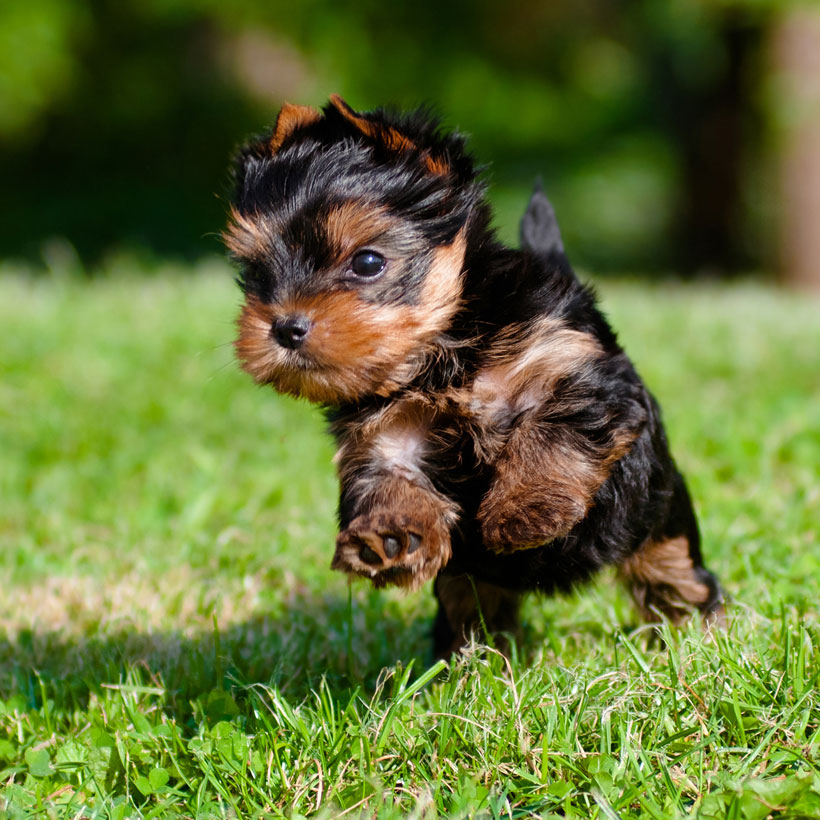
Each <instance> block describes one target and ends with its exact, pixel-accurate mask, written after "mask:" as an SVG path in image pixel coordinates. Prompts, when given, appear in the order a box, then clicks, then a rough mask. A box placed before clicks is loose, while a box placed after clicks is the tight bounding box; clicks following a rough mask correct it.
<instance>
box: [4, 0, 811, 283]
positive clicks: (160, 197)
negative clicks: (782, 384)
mask: <svg viewBox="0 0 820 820" xmlns="http://www.w3.org/2000/svg"><path fill="white" fill-rule="evenodd" d="M816 5H817V4H814V3H812V4H808V5H807V4H801V3H798V2H790V0H634V1H633V2H614V1H613V0H583V1H582V2H577V0H576V1H575V2H571V0H551V1H549V2H548V0H509V1H508V2H505V3H498V2H489V0H453V1H452V2H441V0H417V2H414V3H412V4H409V3H408V4H388V3H384V2H381V0H358V2H354V3H338V2H334V0H304V1H303V2H293V1H292V0H287V1H286V0H235V1H234V2H231V3H224V2H216V0H4V2H3V3H2V4H0V166H1V167H2V169H3V171H2V178H3V186H4V194H5V196H4V197H3V199H4V218H3V219H2V221H0V256H5V257H9V256H11V257H15V258H20V257H22V258H25V259H28V260H29V261H30V262H31V263H33V264H35V265H42V264H43V263H45V265H46V266H52V267H53V266H62V267H77V268H78V269H82V270H91V271H93V270H95V269H100V268H102V267H105V266H107V265H109V264H110V258H111V256H112V255H114V256H116V255H118V254H121V253H122V252H123V251H127V252H132V251H137V252H138V253H139V254H140V255H142V256H144V257H145V258H147V259H149V260H151V259H155V258H157V257H168V256H171V257H175V258H180V259H185V260H192V259H196V258H198V257H201V256H204V255H208V254H214V253H220V252H221V249H220V245H219V241H218V238H217V235H216V234H217V232H218V231H219V230H220V228H221V225H222V223H223V219H224V212H225V200H226V197H227V196H228V195H229V190H230V183H229V176H228V166H229V157H230V155H231V152H232V151H233V150H234V149H235V148H236V146H237V144H238V143H240V142H241V141H242V140H243V139H244V138H246V136H247V135H249V134H251V133H253V132H255V131H259V130H261V129H263V128H264V127H265V126H267V125H269V124H270V123H271V122H272V120H273V119H274V117H275V114H276V111H277V109H278V106H279V104H280V103H281V102H282V101H283V100H285V99H287V100H291V101H296V102H300V103H306V104H314V105H316V104H321V103H322V102H323V101H325V100H326V99H327V96H328V94H329V93H332V92H339V93H342V94H343V95H344V96H345V97H346V98H347V99H348V101H349V102H350V103H351V104H352V105H353V106H354V107H357V108H362V109H367V108H371V107H375V106H377V105H381V104H395V105H397V106H402V107H405V106H410V105H416V104H419V103H422V102H427V103H431V104H432V105H433V106H434V107H435V108H436V109H438V110H439V112H440V113H441V114H442V115H443V117H444V120H445V122H446V123H447V124H448V125H450V126H457V127H459V128H460V129H462V130H463V131H465V132H466V133H468V134H470V135H471V137H472V146H473V148H474V150H475V152H476V154H477V155H478V157H479V158H480V160H481V161H483V162H486V163H487V164H488V165H489V171H488V177H489V179H490V181H491V183H492V188H491V195H492V198H493V200H494V202H495V204H496V207H497V209H498V212H499V221H500V224H501V229H502V235H503V236H504V237H505V238H506V239H513V238H514V237H515V234H516V222H517V219H518V216H519V214H520V212H521V211H522V210H523V207H524V205H525V201H526V196H527V193H528V190H529V188H530V186H531V184H532V181H533V178H534V177H535V176H536V175H537V174H541V175H542V176H543V177H544V180H545V184H546V186H547V190H548V193H549V194H550V195H551V197H552V198H553V200H554V202H555V204H556V207H557V210H558V215H559V219H560V221H561V223H562V225H563V230H564V233H565V237H566V241H567V245H568V248H569V250H570V253H571V255H572V257H573V259H574V260H575V261H576V262H577V263H578V264H579V265H580V266H581V267H587V268H594V269H595V270H597V271H604V272H605V271H612V270H615V271H617V270H629V271H632V272H644V271H645V272H666V271H675V272H678V273H682V274H684V275H685V274H698V273H700V274H703V273H706V274H710V275H725V274H727V273H731V272H733V271H738V270H742V271H749V270H766V271H768V272H770V274H772V275H774V274H778V273H779V274H780V275H781V276H783V277H785V278H790V279H793V280H795V281H801V280H802V281H808V282H810V281H814V277H815V276H820V273H815V271H817V270H820V247H818V246H817V242H814V241H812V239H811V237H809V238H808V239H805V235H806V234H807V233H811V232H813V227H812V225H814V224H820V221H818V220H820V205H818V202H817V200H818V199H820V169H818V167H817V166H818V165H820V155H819V154H818V151H820V148H817V147H815V148H814V152H812V150H811V148H808V149H807V148H805V145H807V144H811V140H808V142H807V134H808V135H811V134H812V133H813V132H812V129H816V128H817V122H818V120H820V117H818V116H817V111H816V109H817V108H818V107H820V103H818V99H820V91H818V89H817V85H818V76H819V75H820V69H818V65H817V58H816V57H815V56H814V52H820V33H818V30H820V24H818V23H817V19H818V18H817V14H816V11H815V9H816ZM813 46H816V48H813ZM801 55H802V56H801ZM807 112H808V113H807ZM812 112H813V113H812ZM817 142H818V144H820V140H818V141H817ZM801 145H802V146H803V148H801V147H800V146H801ZM790 186H791V187H790ZM811 208H813V209H814V210H813V211H811V213H812V214H813V217H812V219H809V220H808V227H804V226H803V223H804V222H806V221H807V220H806V219H804V218H803V217H801V216H800V215H801V214H802V215H803V216H805V214H806V211H807V209H809V210H811ZM795 212H797V216H795ZM815 217H816V219H815ZM804 246H806V247H804ZM784 247H786V248H788V253H786V252H784V251H783V248H784Z"/></svg>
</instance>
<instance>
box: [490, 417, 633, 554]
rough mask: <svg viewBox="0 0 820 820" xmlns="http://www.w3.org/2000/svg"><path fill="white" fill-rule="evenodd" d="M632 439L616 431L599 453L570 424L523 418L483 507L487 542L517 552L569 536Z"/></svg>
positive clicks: (500, 549)
mask: <svg viewBox="0 0 820 820" xmlns="http://www.w3.org/2000/svg"><path fill="white" fill-rule="evenodd" d="M631 440H632V439H631V437H627V436H623V435H622V436H621V437H620V439H619V438H618V437H617V436H615V437H614V438H613V441H612V442H611V444H610V445H609V446H607V447H605V448H601V451H599V452H597V453H596V452H594V451H593V449H592V448H591V447H590V446H589V445H588V443H586V442H585V441H584V439H583V438H582V437H581V436H580V435H579V433H578V432H577V431H576V430H573V429H572V428H571V427H569V426H568V425H566V424H550V423H548V422H539V421H536V420H534V419H528V420H526V421H523V422H521V423H520V424H519V425H517V426H516V427H515V428H514V429H513V431H512V432H511V434H510V437H509V439H508V441H507V443H506V445H505V447H504V449H503V450H502V452H501V453H500V454H499V456H498V459H497V460H496V461H495V463H494V465H493V467H494V478H493V481H492V484H491V485H490V489H489V491H488V492H487V494H486V495H485V496H484V499H483V501H482V503H481V506H480V507H479V510H478V519H479V522H480V524H481V532H482V536H483V541H484V543H485V545H486V546H487V547H488V548H489V549H491V550H493V551H494V552H512V551H514V550H519V549H528V548H531V547H538V546H541V545H543V544H545V543H547V542H548V541H551V540H553V539H554V538H560V537H561V536H564V535H566V534H567V533H568V532H569V531H570V530H571V529H572V528H573V527H574V526H575V525H576V524H577V523H578V522H579V521H581V519H583V518H584V516H585V515H586V514H587V511H588V510H589V507H590V506H591V504H592V499H593V496H594V495H595V493H596V492H597V490H598V488H599V487H600V486H601V484H603V482H604V481H605V480H606V478H607V476H608V475H609V471H610V468H611V465H612V463H613V462H614V461H615V460H617V458H619V457H620V456H621V455H623V453H624V452H625V450H626V449H627V446H628V443H629V442H631Z"/></svg>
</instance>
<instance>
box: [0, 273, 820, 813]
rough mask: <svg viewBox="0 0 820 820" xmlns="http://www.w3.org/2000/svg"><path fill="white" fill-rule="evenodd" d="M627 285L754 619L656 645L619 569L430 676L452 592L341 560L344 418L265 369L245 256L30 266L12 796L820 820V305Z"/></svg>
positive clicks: (20, 391)
mask: <svg viewBox="0 0 820 820" xmlns="http://www.w3.org/2000/svg"><path fill="white" fill-rule="evenodd" d="M602 291H603V295H604V304H605V308H606V310H607V312H608V313H609V314H610V316H611V317H612V319H613V322H614V324H615V325H616V327H617V328H618V330H619V332H620V336H621V338H622V340H623V341H624V344H625V346H626V347H627V350H628V351H629V352H630V354H631V355H632V356H633V358H634V359H635V361H636V363H637V365H638V367H639V369H640V371H641V372H642V374H643V375H644V377H645V378H646V380H647V382H648V383H649V385H650V387H651V388H652V389H653V391H654V392H655V393H656V394H657V395H658V397H659V399H660V400H661V403H662V405H663V408H664V412H665V417H666V420H667V424H668V428H669V433H670V438H671V440H672V445H673V451H674V453H675V454H676V457H677V459H678V461H679V463H680V465H681V467H682V468H683V470H684V472H685V473H686V475H687V477H688V479H689V481H690V483H691V485H692V488H693V491H694V495H695V498H696V503H697V506H698V509H699V511H700V515H701V523H702V528H703V531H704V550H705V552H706V554H707V556H708V563H709V565H710V567H711V568H713V569H714V570H715V571H716V572H717V574H718V575H719V576H720V577H721V579H722V580H723V581H724V583H725V586H726V587H727V590H728V592H729V593H730V594H731V595H732V596H733V597H734V598H735V600H736V603H735V605H734V608H733V617H732V619H731V621H730V624H729V627H728V629H727V631H726V632H725V633H723V632H715V633H713V634H706V633H704V632H703V631H702V630H701V629H700V627H699V625H698V624H694V625H692V626H691V627H686V628H684V629H682V630H680V631H679V632H677V633H673V632H669V631H668V630H667V631H666V632H665V633H664V634H663V635H662V639H661V640H657V639H655V640H653V635H654V630H653V629H649V628H646V627H641V626H638V625H637V624H638V622H637V619H636V617H635V615H634V613H633V611H632V609H631V606H630V604H629V601H628V598H627V596H626V595H624V594H623V593H622V592H621V591H620V590H619V589H618V588H617V585H616V583H615V580H614V576H613V575H612V574H604V575H603V576H602V578H601V579H600V581H599V582H598V583H597V584H596V585H595V586H593V587H591V588H590V589H588V590H584V591H582V592H580V593H578V594H577V595H575V596H573V597H571V598H569V599H557V600H547V601H543V600H537V599H534V598H531V599H530V600H529V601H528V603H527V605H526V606H525V609H524V616H525V627H524V642H523V644H522V645H521V646H520V647H518V648H517V651H516V653H515V654H514V656H513V657H512V659H511V660H510V661H507V660H506V659H504V658H503V657H502V656H500V655H499V654H498V653H496V652H494V651H493V650H492V649H487V648H481V647H478V648H475V649H474V650H473V651H471V652H469V653H467V654H465V655H464V656H463V657H461V658H457V659H454V661H453V662H452V663H451V664H450V666H449V667H448V668H447V669H436V670H434V672H431V673H430V675H429V677H425V670H427V669H428V668H430V667H429V664H430V663H431V661H430V656H429V646H428V639H427V632H428V630H429V627H430V623H431V618H432V614H433V602H432V598H431V596H430V594H429V592H428V591H423V592H421V593H418V594H414V595H410V596H405V595H402V594H400V593H397V592H395V591H387V592H378V591H374V590H371V589H369V588H367V587H366V586H364V585H358V584H357V585H354V586H353V587H352V588H350V587H348V585H347V582H346V580H345V579H344V578H343V577H341V576H340V575H337V574H334V573H331V572H330V570H329V566H328V565H329V561H330V557H331V553H332V544H333V538H334V531H335V522H334V509H335V493H336V481H335V478H334V475H333V469H332V465H331V457H332V452H333V450H332V446H331V443H330V442H329V440H328V438H327V436H326V435H325V433H324V430H323V427H324V424H323V421H322V419H321V417H320V415H319V414H318V413H317V412H316V411H315V410H314V409H312V408H310V407H309V406H307V405H305V404H302V403H299V402H295V401H292V400H289V399H283V398H280V397H277V396H275V395H274V394H272V393H270V392H269V391H265V390H261V389H258V388H255V387H254V386H253V385H252V384H251V382H250V380H249V379H247V377H245V376H244V375H243V374H241V373H240V372H239V371H238V368H237V367H236V366H235V365H234V363H233V359H232V351H231V347H230V342H231V339H232V337H233V318H234V313H235V310H236V306H237V303H238V293H237V291H236V289H235V288H234V287H233V285H232V283H231V276H230V272H229V271H228V270H227V269H226V268H225V267H224V266H223V265H222V264H221V263H214V264H209V265H203V266H201V267H200V268H198V269H195V270H192V271H185V270H174V269H167V270H162V271H158V272H157V273H156V275H154V276H151V277H145V276H143V277H134V278H129V277H127V276H118V277H111V278H105V277H102V278H99V279H96V280H93V281H91V282H88V283H83V282H80V281H78V280H74V279H71V278H69V279H66V280H62V281H54V280H47V279H41V280H33V279H29V278H26V277H23V276H14V275H11V274H9V272H8V271H6V274H5V278H4V279H3V280H1V281H0V323H1V324H2V327H3V334H2V337H0V339H2V341H0V346H1V347H0V353H2V355H0V578H2V579H3V583H2V590H1V591H0V701H1V703H0V784H2V785H0V817H1V816H3V812H4V811H5V812H6V813H7V814H8V815H9V816H10V817H17V816H21V817H22V816H26V815H28V814H31V813H33V812H40V813H41V814H42V815H43V816H68V817H74V816H88V817H112V818H113V817H116V818H123V817H137V816H143V817H148V816H161V817H173V816H184V817H188V816H241V817H245V816H255V815H260V814H272V815H276V814H284V815H289V816H296V815H310V814H314V813H317V812H318V813H325V814H326V815H327V816H334V815H336V814H338V813H340V812H342V811H345V810H347V811H348V814H347V815H346V816H367V817H372V816H379V817H405V816H408V815H409V814H410V813H413V812H415V815H416V816H425V817H433V816H437V815H439V816H440V815H457V816H467V815H468V814H469V815H470V816H479V815H481V816H487V817H498V816H505V817H506V816H513V817H516V816H528V815H533V814H540V815H543V816H554V817H579V818H580V817H583V818H587V817H592V818H596V817H599V818H607V820H611V818H613V817H622V818H633V817H634V818H643V817H653V818H680V817H695V816H698V817H710V818H711V817H714V818H755V819H757V818H760V819H761V820H762V818H765V817H767V816H770V815H771V816H774V817H779V816H782V817H787V816H791V817H797V816H805V817H812V816H818V815H820V780H818V762H819V761H820V705H819V703H818V695H817V687H818V683H819V682H820V660H818V643H819V642H820V628H819V627H818V618H817V601H818V600H819V599H820V572H819V571H818V565H820V545H819V544H818V535H817V533H818V532H820V321H818V319H817V317H818V315H820V304H818V302H817V301H816V300H815V301H813V300H811V299H810V298H803V297H797V296H794V295H788V294H784V293H779V292H777V291H774V290H771V289H769V288H767V287H765V286H763V285H758V284H753V283H741V284H737V285H731V286H718V285H714V286H709V287H694V286H692V287H688V286H681V285H648V284H646V283H643V282H634V283H633V282H604V283H602ZM411 667H412V668H411ZM787 810H788V811H789V812H791V814H788V813H787ZM49 813H50V814H49Z"/></svg>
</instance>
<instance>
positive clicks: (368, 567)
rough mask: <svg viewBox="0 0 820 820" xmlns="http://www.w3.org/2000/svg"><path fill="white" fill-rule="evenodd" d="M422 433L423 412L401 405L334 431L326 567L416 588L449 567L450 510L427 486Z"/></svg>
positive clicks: (427, 450) (453, 512)
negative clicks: (334, 528)
mask: <svg viewBox="0 0 820 820" xmlns="http://www.w3.org/2000/svg"><path fill="white" fill-rule="evenodd" d="M357 421H358V420H357ZM430 427H431V419H430V417H429V416H428V414H427V413H425V412H422V411H421V410H419V409H418V408H413V409H412V410H411V409H410V408H407V407H398V408H391V409H390V410H389V411H388V412H385V413H381V414H379V415H378V416H377V417H376V418H374V419H370V420H368V421H367V422H366V423H365V424H356V425H355V426H354V425H349V426H347V427H345V428H341V427H340V426H339V425H336V430H337V434H338V435H339V438H340V443H341V445H342V446H341V447H340V449H339V454H338V456H337V463H338V467H339V473H340V478H341V483H342V493H341V501H340V504H339V517H340V525H341V531H340V533H339V536H338V538H337V541H336V552H335V554H334V556H333V562H332V564H331V568H332V569H337V570H341V571H342V572H348V573H351V574H354V575H360V576H363V577H365V578H369V579H370V580H371V581H372V582H373V584H374V585H375V586H377V587H383V586H386V585H395V586H402V587H409V588H417V587H419V586H421V585H422V584H424V583H425V582H426V581H428V580H431V579H432V578H434V577H435V576H436V575H437V574H438V571H439V570H440V569H441V568H442V567H443V566H444V565H445V564H446V563H447V562H448V561H449V559H450V555H451V546H450V530H451V528H452V526H453V525H454V524H455V523H456V521H457V518H458V507H457V506H456V504H455V503H454V502H453V501H451V500H450V499H448V498H447V497H446V496H444V495H443V494H442V493H441V492H439V491H438V490H437V489H436V487H435V485H434V483H433V480H432V476H431V467H430V463H429V462H430V460H431V459H430V456H431V447H432V446H431V444H430V443H429V438H430V436H429V433H430Z"/></svg>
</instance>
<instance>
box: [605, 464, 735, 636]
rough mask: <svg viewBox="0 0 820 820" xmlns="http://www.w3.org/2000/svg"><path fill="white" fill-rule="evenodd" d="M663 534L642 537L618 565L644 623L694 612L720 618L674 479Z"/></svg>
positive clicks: (689, 512)
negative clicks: (639, 543)
mask: <svg viewBox="0 0 820 820" xmlns="http://www.w3.org/2000/svg"><path fill="white" fill-rule="evenodd" d="M664 531H665V532H666V533H670V534H669V535H662V536H660V537H656V538H651V539H648V540H647V541H645V542H644V543H643V544H642V545H641V546H640V548H639V549H638V550H637V551H636V552H634V553H633V554H632V555H630V556H629V557H628V558H627V559H626V561H624V562H623V564H621V566H620V573H621V577H622V578H623V580H624V581H625V583H626V585H627V587H628V588H629V591H630V592H631V593H632V598H633V599H634V601H635V604H636V605H637V607H638V609H639V610H640V611H641V614H642V615H643V617H644V618H645V619H646V620H647V621H659V620H661V619H662V618H668V619H669V620H670V621H672V622H673V623H679V622H680V621H682V620H683V619H684V618H685V617H686V616H687V615H689V614H691V613H692V612H693V611H694V610H695V609H697V610H699V611H700V612H702V613H703V614H704V615H706V616H709V617H710V618H711V619H713V620H720V619H721V618H722V617H723V593H722V591H721V589H720V584H718V581H717V578H715V576H714V575H713V574H712V573H711V572H709V570H708V569H706V567H705V566H704V565H703V559H702V557H701V553H700V533H699V531H698V524H697V519H696V518H695V513H694V510H693V509H692V501H691V499H690V497H689V493H688V491H687V489H686V485H685V484H684V482H683V478H681V476H680V475H677V476H676V482H675V489H674V493H673V496H672V504H671V506H670V513H669V517H668V520H667V522H666V526H665V527H664Z"/></svg>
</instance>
